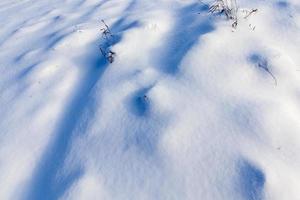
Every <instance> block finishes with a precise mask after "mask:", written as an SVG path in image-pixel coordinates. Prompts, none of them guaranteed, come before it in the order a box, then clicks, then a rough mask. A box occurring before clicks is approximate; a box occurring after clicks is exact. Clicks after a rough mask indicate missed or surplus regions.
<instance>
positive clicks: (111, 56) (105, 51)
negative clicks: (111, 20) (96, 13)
mask: <svg viewBox="0 0 300 200" xmlns="http://www.w3.org/2000/svg"><path fill="white" fill-rule="evenodd" d="M101 22H102V23H103V25H104V27H102V28H101V29H100V30H101V33H102V37H103V38H104V42H103V43H102V44H101V45H100V47H99V49H100V51H101V54H102V55H103V57H104V58H105V59H106V60H107V61H108V62H109V63H113V62H114V60H115V56H116V53H115V52H114V51H112V50H111V49H110V47H111V44H112V41H111V40H112V39H113V34H112V32H111V30H110V28H109V26H108V25H107V24H106V23H105V21H104V20H101Z"/></svg>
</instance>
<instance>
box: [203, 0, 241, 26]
mask: <svg viewBox="0 0 300 200" xmlns="http://www.w3.org/2000/svg"><path fill="white" fill-rule="evenodd" d="M237 11H238V7H237V3H236V0H216V1H215V2H214V3H213V4H212V5H211V6H210V7H209V12H211V13H220V14H225V16H226V17H227V19H230V20H233V23H232V27H233V28H235V27H236V26H237Z"/></svg>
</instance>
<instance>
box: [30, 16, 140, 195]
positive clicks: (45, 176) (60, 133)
mask: <svg viewBox="0 0 300 200" xmlns="http://www.w3.org/2000/svg"><path fill="white" fill-rule="evenodd" d="M126 18H127V17H126V16H124V17H122V18H121V19H120V20H118V21H117V22H116V23H115V24H114V25H113V26H112V27H111V30H112V31H113V32H114V33H115V34H116V35H115V38H116V39H115V40H114V41H113V42H112V43H111V46H113V45H115V44H116V43H117V42H119V41H120V40H121V39H122V33H123V32H124V31H126V30H127V29H129V28H133V27H135V26H137V25H138V23H137V22H132V23H127V20H126ZM95 44H96V42H95ZM88 55H89V56H85V60H86V61H87V62H86V63H85V64H86V65H88V66H89V67H88V69H86V71H85V73H84V74H83V75H82V78H81V81H80V82H79V83H78V85H77V87H75V92H74V94H73V95H72V98H71V100H70V101H69V103H68V104H67V105H68V106H67V107H66V108H65V111H64V113H63V115H62V117H61V120H60V122H59V124H58V126H57V129H56V131H55V132H54V136H53V139H52V140H51V141H50V143H49V144H48V146H47V147H46V151H45V152H44V154H43V155H42V156H41V160H40V161H39V163H38V166H37V168H36V169H35V171H34V174H33V175H32V180H31V182H30V184H29V191H28V193H27V195H26V197H25V199H30V200H40V199H43V200H52V199H58V198H59V197H60V196H62V195H63V194H64V192H65V191H66V190H67V189H68V188H69V187H70V186H71V185H72V183H73V182H74V181H76V180H77V179H78V178H79V176H80V175H81V173H83V170H82V169H81V167H77V169H76V170H74V171H73V172H71V173H70V174H69V175H66V177H65V176H63V177H58V175H57V174H58V172H59V170H60V169H61V168H62V167H63V164H64V161H65V159H66V157H67V153H68V149H69V148H70V145H71V141H72V138H73V137H74V129H75V128H76V124H77V123H78V122H79V119H80V117H81V115H82V113H83V110H84V108H85V107H86V104H87V102H88V99H89V95H90V93H91V92H92V89H93V88H94V86H95V85H96V83H97V82H98V81H99V79H100V78H101V77H102V75H103V73H104V71H105V70H106V68H107V66H108V62H107V60H106V59H105V58H103V57H102V56H101V54H100V51H99V49H98V48H97V47H96V45H94V48H92V49H91V53H89V54H88Z"/></svg>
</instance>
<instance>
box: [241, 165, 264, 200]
mask: <svg viewBox="0 0 300 200" xmlns="http://www.w3.org/2000/svg"><path fill="white" fill-rule="evenodd" d="M265 182H266V177H265V174H264V173H263V171H261V170H260V169H259V168H257V167H256V166H254V165H253V164H251V163H249V162H248V161H246V160H243V161H241V162H240V165H239V182H238V185H239V187H240V189H241V193H242V196H243V197H245V200H262V199H264V185H265Z"/></svg>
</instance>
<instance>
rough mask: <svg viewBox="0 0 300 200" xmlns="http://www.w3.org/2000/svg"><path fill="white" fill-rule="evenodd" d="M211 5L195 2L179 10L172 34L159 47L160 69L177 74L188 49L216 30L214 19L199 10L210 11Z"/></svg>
mask: <svg viewBox="0 0 300 200" xmlns="http://www.w3.org/2000/svg"><path fill="white" fill-rule="evenodd" d="M208 9H209V6H208V5H205V4H199V3H194V4H191V5H188V6H186V7H184V8H182V9H180V10H179V12H178V15H177V16H176V18H177V19H178V21H177V22H176V23H175V25H174V28H173V29H172V30H171V31H170V33H171V35H169V37H167V38H166V42H164V43H163V44H162V46H160V47H159V49H162V51H159V52H158V54H156V55H157V57H158V58H156V59H155V60H158V62H159V63H156V66H158V68H159V70H162V71H163V72H165V73H169V74H176V72H177V71H178V67H179V65H180V63H181V61H182V59H183V58H184V56H185V55H186V54H187V53H188V51H189V50H190V49H191V48H192V47H193V46H194V44H195V43H196V42H197V41H198V39H199V37H201V36H202V35H204V34H206V33H209V32H211V31H213V30H214V26H213V21H211V19H209V18H208V17H205V16H201V15H199V14H198V13H199V12H208Z"/></svg>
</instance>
